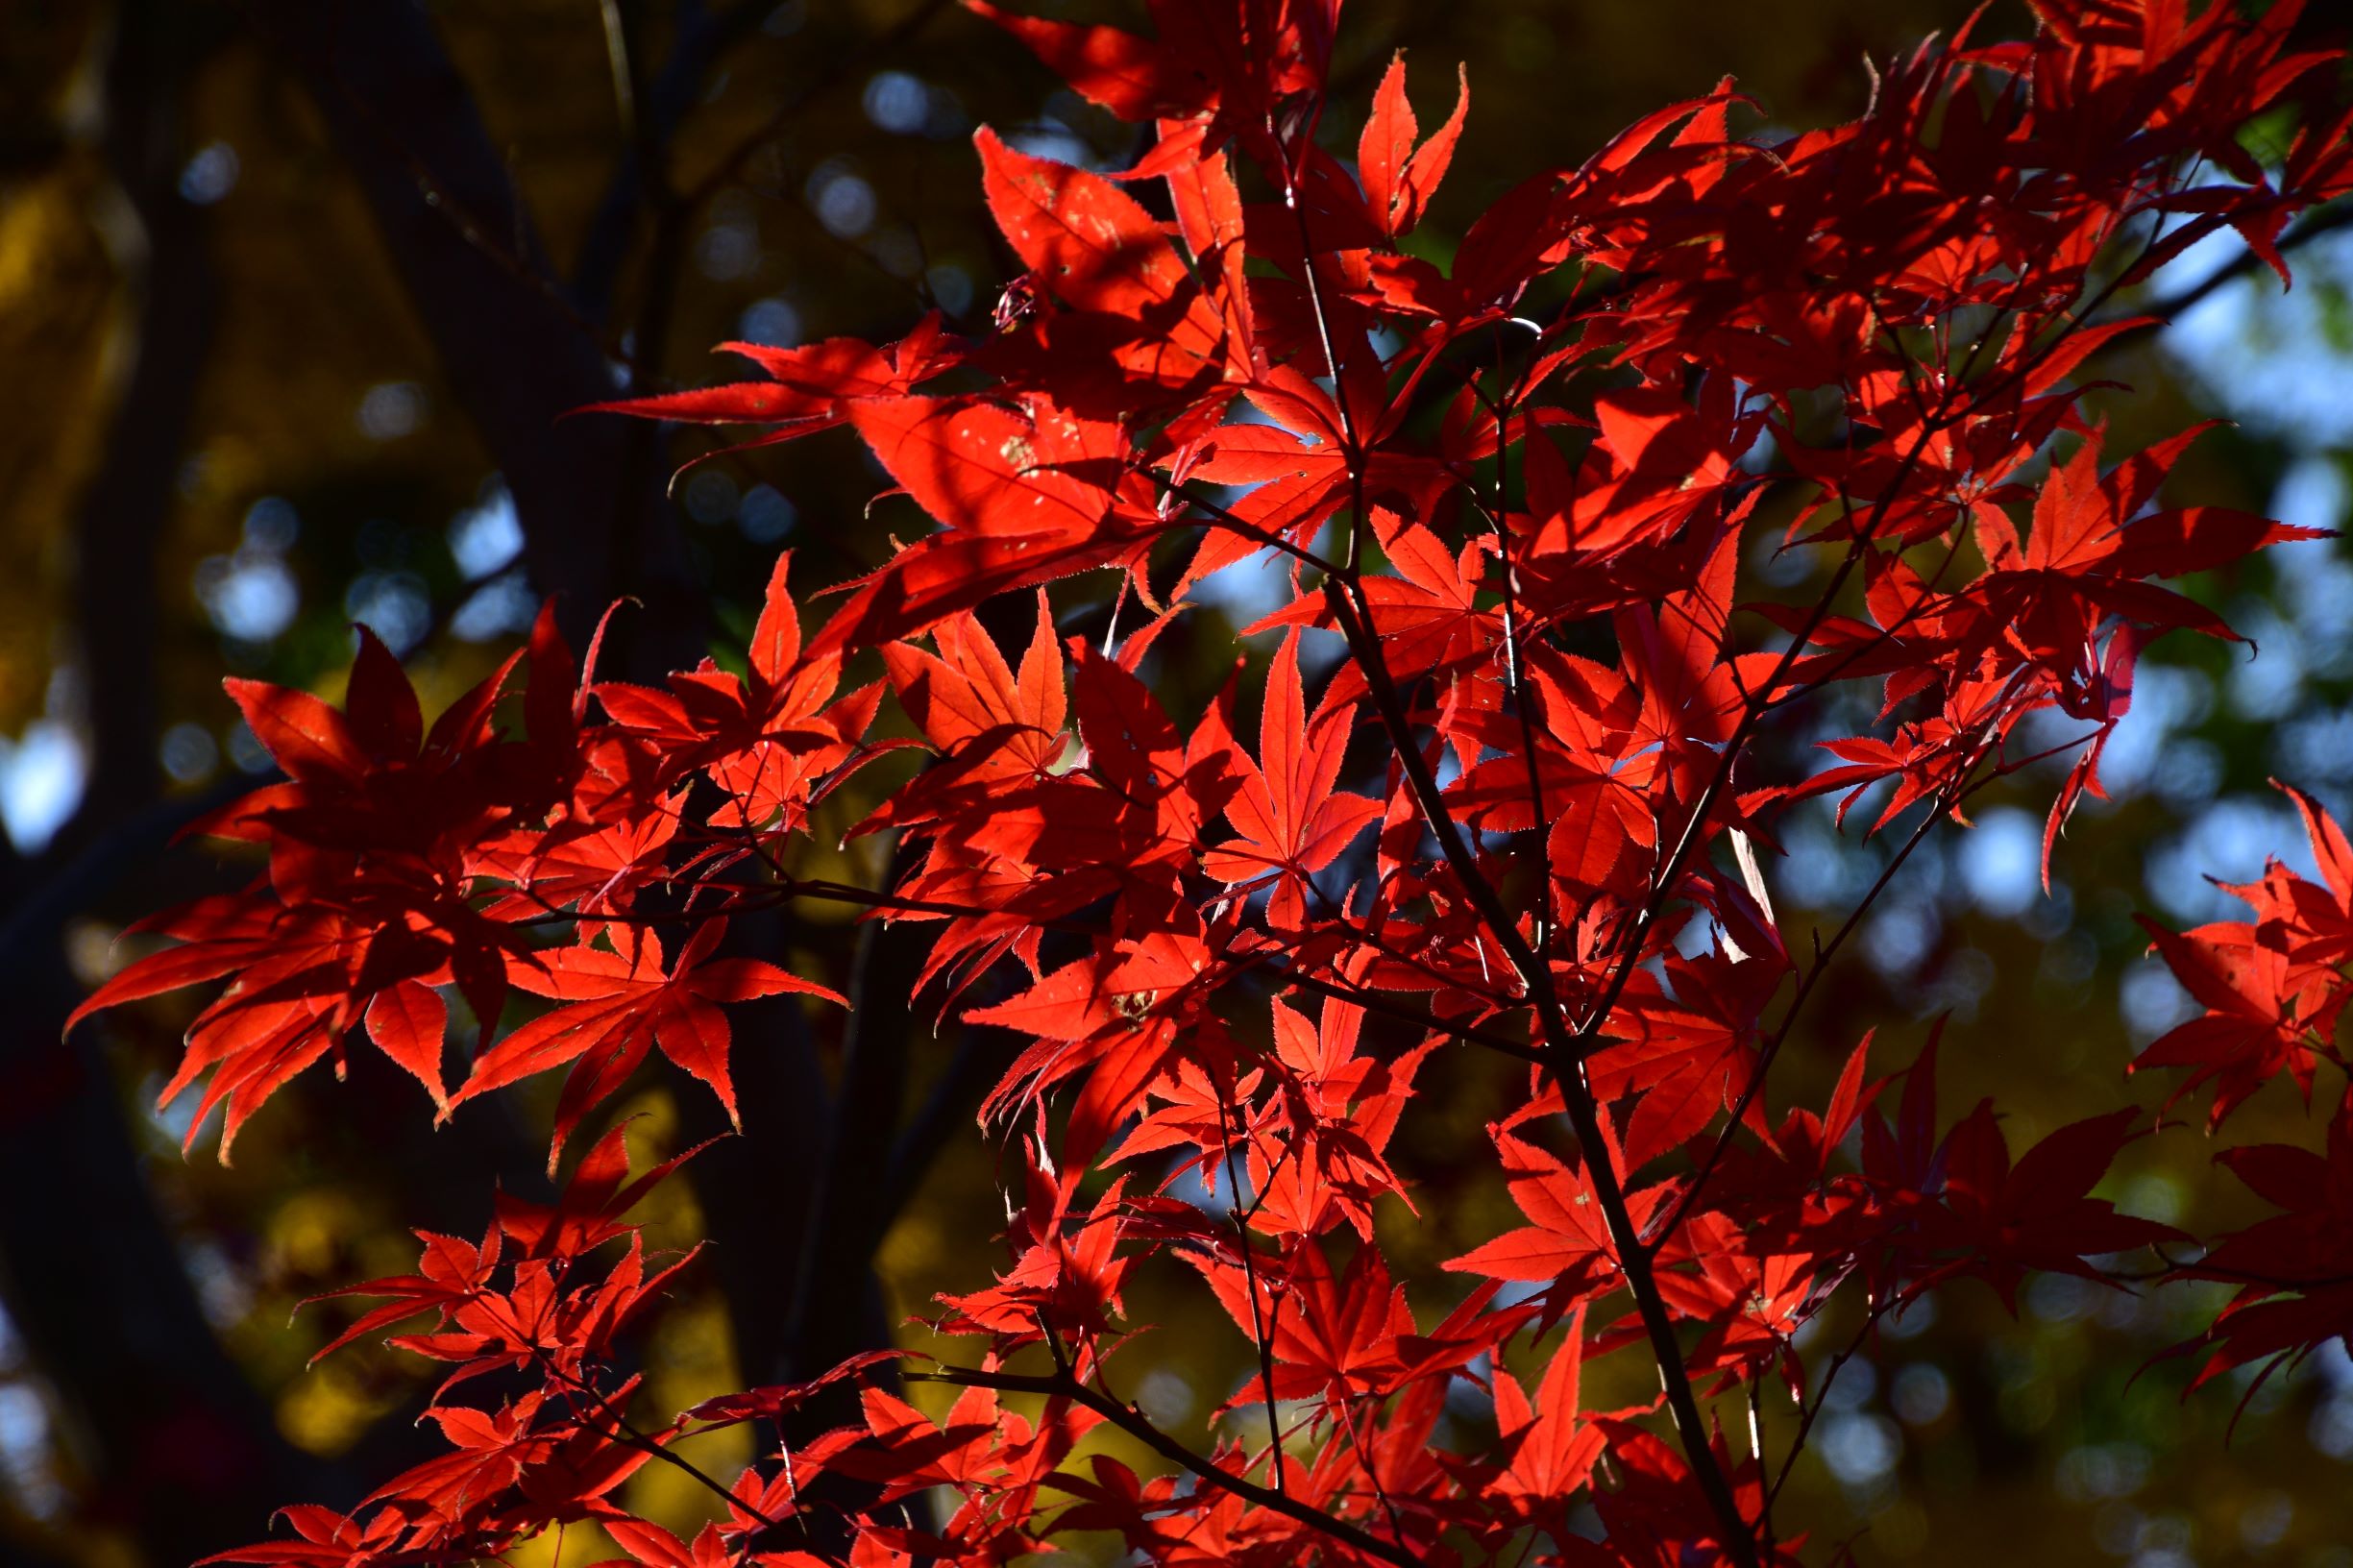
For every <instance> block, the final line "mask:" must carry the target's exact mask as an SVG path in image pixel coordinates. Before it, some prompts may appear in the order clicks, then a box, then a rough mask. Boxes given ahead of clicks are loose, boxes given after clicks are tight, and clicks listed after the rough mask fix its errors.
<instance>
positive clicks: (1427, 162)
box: [1357, 54, 1471, 235]
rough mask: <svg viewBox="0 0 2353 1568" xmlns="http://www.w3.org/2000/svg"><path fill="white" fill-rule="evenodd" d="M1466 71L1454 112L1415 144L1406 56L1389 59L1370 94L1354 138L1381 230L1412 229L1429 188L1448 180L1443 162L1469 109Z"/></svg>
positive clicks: (1367, 194) (1449, 159)
mask: <svg viewBox="0 0 2353 1568" xmlns="http://www.w3.org/2000/svg"><path fill="white" fill-rule="evenodd" d="M1470 107H1471V86H1470V75H1469V72H1468V70H1467V69H1465V70H1464V71H1463V72H1462V73H1461V76H1460V85H1459V86H1458V87H1457V89H1456V93H1455V111H1454V112H1453V113H1452V114H1450V115H1448V116H1447V119H1446V123H1445V124H1444V125H1442V126H1440V127H1438V129H1437V130H1435V131H1434V132H1432V133H1431V134H1430V139H1429V140H1428V141H1426V142H1424V143H1422V145H1421V146H1420V147H1419V148H1416V147H1415V146H1414V145H1413V141H1414V138H1415V136H1417V135H1419V134H1420V127H1419V126H1418V125H1416V124H1415V122H1414V119H1413V106H1412V105H1411V104H1409V103H1408V102H1407V101H1406V58H1405V56H1404V55H1403V54H1399V55H1398V56H1397V57H1396V58H1395V59H1393V60H1391V61H1389V68H1388V71H1387V72H1386V74H1385V75H1384V76H1383V77H1382V78H1381V86H1379V87H1378V88H1376V89H1375V91H1374V93H1373V111H1372V115H1371V117H1370V118H1368V119H1367V120H1366V121H1365V122H1364V134H1363V135H1361V136H1360V137H1359V138H1358V141H1357V172H1358V175H1359V177H1360V179H1362V180H1363V182H1364V195H1365V198H1366V200H1367V201H1369V202H1370V203H1371V204H1372V209H1373V218H1374V221H1376V222H1377V223H1379V224H1380V225H1381V228H1382V230H1383V232H1385V233H1388V234H1391V235H1397V234H1405V233H1412V231H1413V228H1414V226H1415V225H1416V224H1418V223H1420V222H1421V220H1422V213H1423V212H1424V211H1425V210H1426V209H1427V208H1429V206H1430V197H1431V194H1432V192H1434V191H1435V190H1436V189H1437V187H1438V183H1439V182H1440V181H1442V180H1444V179H1445V178H1446V166H1447V164H1448V163H1450V162H1452V161H1453V159H1454V156H1455V143H1456V142H1458V141H1459V140H1460V139H1461V137H1462V119H1463V116H1464V115H1465V114H1466V113H1468V112H1469V111H1470Z"/></svg>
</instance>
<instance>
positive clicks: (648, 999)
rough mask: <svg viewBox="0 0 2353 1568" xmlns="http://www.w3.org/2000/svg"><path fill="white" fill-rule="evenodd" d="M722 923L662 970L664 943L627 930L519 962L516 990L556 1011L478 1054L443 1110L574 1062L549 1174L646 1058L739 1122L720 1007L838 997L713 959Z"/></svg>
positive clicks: (743, 962)
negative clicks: (657, 1057) (661, 1062)
mask: <svg viewBox="0 0 2353 1568" xmlns="http://www.w3.org/2000/svg"><path fill="white" fill-rule="evenodd" d="M726 930H727V922H726V920H725V919H723V918H719V919H709V920H705V921H703V922H702V923H701V924H699V925H698V926H696V927H695V930H694V933H693V934H692V935H691V936H689V937H688V938H687V940H686V942H685V943H684V945H682V946H681V947H680V948H679V949H678V956H677V961H676V962H675V964H674V965H671V966H670V967H669V968H664V959H663V956H662V943H661V939H660V938H659V937H658V936H656V935H655V934H654V933H653V932H652V931H650V930H639V931H634V932H625V933H624V934H623V935H622V936H621V937H620V939H619V941H620V945H619V946H618V947H616V948H603V947H596V946H591V945H587V944H581V945H576V946H572V947H564V948H558V949H555V950H553V951H551V952H548V953H544V954H540V955H536V956H535V958H534V961H533V962H531V963H529V964H517V965H516V966H515V968H514V971H513V973H514V981H515V984H516V985H517V986H519V987H521V988H522V989H523V990H525V991H528V992H533V993H534V994H537V995H541V996H547V997H551V998H553V999H554V1000H556V1001H558V1002H560V1003H562V1004H563V1005H561V1006H559V1007H555V1008H552V1009H551V1010H550V1011H548V1012H547V1013H544V1014H542V1015H541V1016H540V1017H536V1018H534V1019H532V1020H531V1021H530V1022H528V1023H527V1024H525V1025H523V1026H522V1027H521V1028H519V1029H516V1030H515V1031H514V1032H512V1033H511V1034H509V1035H507V1036H506V1037H505V1038H504V1039H503V1040H501V1041H499V1042H498V1043H497V1044H496V1045H493V1046H492V1047H490V1048H489V1049H488V1050H486V1051H484V1052H483V1053H482V1054H481V1055H480V1056H479V1057H478V1058H477V1059H476V1061H475V1064H474V1071H473V1073H472V1075H471V1076H469V1077H468V1078H467V1080H466V1082H465V1085H464V1087H463V1088H461V1089H460V1090H458V1091H457V1093H456V1095H455V1096H454V1097H453V1099H452V1101H451V1104H452V1105H453V1106H454V1105H460V1104H463V1103H464V1102H465V1101H467V1100H471V1099H475V1098H477V1097H478V1096H480V1095H483V1094H487V1093H489V1092H490V1091H491V1090H495V1089H502V1088H504V1087H505V1086H506V1085H508V1084H511V1083H515V1082H517V1081H518V1080H520V1079H524V1078H527V1077H530V1076H531V1075H532V1074H534V1073H540V1072H545V1071H547V1070H548V1069H549V1068H551V1067H560V1066H564V1065H565V1064H566V1063H576V1066H574V1067H573V1070H572V1072H571V1074H570V1075H569V1076H568V1077H567V1078H566V1079H565V1081H564V1089H563V1093H562V1094H561V1096H560V1097H559V1098H558V1099H557V1101H556V1111H555V1136H554V1140H553V1144H552V1146H551V1149H550V1152H549V1155H548V1167H549V1169H550V1171H551V1172H552V1171H553V1170H554V1168H555V1164H556V1162H557V1160H558V1159H559V1158H560V1157H561V1155H562V1151H563V1146H564V1140H565V1138H566V1137H567V1135H569V1134H570V1133H571V1131H572V1129H573V1128H574V1127H576V1126H577V1125H578V1124H579V1120H580V1118H581V1116H583V1115H586V1114H587V1113H588V1111H589V1110H590V1109H591V1108H592V1107H594V1106H595V1105H597V1104H598V1103H600V1102H601V1101H602V1100H603V1099H605V1098H606V1097H607V1096H609V1095H610V1094H612V1093H613V1092H614V1091H615V1090H618V1089H620V1087H621V1085H622V1083H623V1081H624V1080H625V1079H626V1078H627V1077H628V1075H629V1074H630V1073H631V1072H633V1071H635V1070H636V1069H637V1066H638V1065H639V1064H640V1063H642V1062H643V1061H645V1059H646V1056H647V1054H648V1053H649V1052H650V1050H652V1049H653V1048H654V1047H656V1046H659V1047H660V1048H661V1052H662V1054H663V1055H664V1056H666V1057H668V1058H669V1059H670V1060H671V1061H672V1062H673V1063H674V1064H675V1065H676V1066H680V1067H682V1068H684V1069H685V1070H686V1071H687V1072H689V1073H691V1074H693V1075H694V1076H695V1077H697V1078H699V1079H700V1080H701V1081H702V1082H703V1083H705V1084H707V1085H709V1086H710V1088H711V1090H712V1092H713V1093H715V1094H717V1095H718V1096H719V1103H720V1104H721V1105H722V1106H723V1107H725V1109H726V1112H727V1115H728V1119H730V1120H731V1121H737V1124H738V1125H739V1126H740V1125H741V1122H740V1120H739V1119H738V1117H737V1114H736V1106H735V1088H734V1083H733V1081H732V1079H731V1078H730V1077H729V1075H728V1071H727V1049H728V1044H729V1041H730V1038H731V1037H730V1032H729V1030H728V1027H727V1016H726V1014H725V1013H724V1012H723V1011H722V1010H721V1008H720V1006H719V1004H720V1003H723V1002H748V1001H750V1000H752V999H753V998H755V997H759V996H777V995H786V994H797V995H806V996H816V997H820V998H821V999H823V1000H825V1001H829V1002H832V1003H834V1004H835V1005H836V1006H839V1007H847V1006H848V1005H849V1001H848V998H846V997H845V996H843V995H842V994H841V993H840V992H836V991H833V990H830V989H829V988H827V987H824V986H821V985H819V984H817V983H816V982H815V981H810V980H803V979H800V978H799V977H797V976H796V975H792V974H788V973H786V972H785V971H784V970H782V969H780V968H776V966H774V965H773V964H770V963H768V962H766V961H765V960H762V959H756V958H712V957H711V956H710V955H711V953H712V951H713V950H714V949H715V948H717V947H718V945H719V943H720V942H721V940H722V939H723V938H724V937H725V935H726Z"/></svg>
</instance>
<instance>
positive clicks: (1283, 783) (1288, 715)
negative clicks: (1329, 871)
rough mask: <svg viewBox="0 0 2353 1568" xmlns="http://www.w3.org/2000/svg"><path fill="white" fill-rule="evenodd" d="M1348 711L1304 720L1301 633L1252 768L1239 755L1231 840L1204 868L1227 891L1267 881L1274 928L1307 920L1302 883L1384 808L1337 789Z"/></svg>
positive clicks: (1270, 700)
mask: <svg viewBox="0 0 2353 1568" xmlns="http://www.w3.org/2000/svg"><path fill="white" fill-rule="evenodd" d="M1353 713H1354V706H1353V704H1343V705H1333V704H1329V703H1327V704H1325V705H1323V706H1321V707H1319V708H1317V709H1316V712H1315V716H1314V718H1313V720H1312V721H1311V720H1310V719H1309V717H1308V713H1307V707H1306V702H1305V698H1304V696H1303V694H1302V692H1301V690H1300V680H1299V634H1298V633H1297V632H1295V631H1294V632H1292V633H1291V634H1290V635H1289V636H1287V637H1286V638H1284V639H1283V647H1282V648H1281V649H1279V650H1278V651H1277V652H1276V654H1275V658H1274V664H1273V667H1272V668H1271V669H1270V671H1269V672H1268V674H1267V678H1266V703H1265V707H1264V708H1263V709H1262V712H1261V715H1260V720H1259V760H1258V761H1257V762H1252V761H1251V760H1250V758H1249V757H1248V756H1246V755H1243V756H1238V758H1237V762H1238V766H1239V768H1240V772H1241V789H1240V791H1239V792H1238V794H1236V796H1234V798H1233V799H1232V800H1231V801H1229V802H1228V803H1227V805H1226V815H1227V817H1228V818H1229V819H1230V820H1231V821H1233V823H1234V825H1235V826H1236V827H1237V828H1238V829H1239V830H1240V832H1241V837H1240V838H1238V839H1234V840H1229V841H1227V843H1225V844H1223V845H1219V846H1218V847H1217V848H1214V849H1213V850H1211V851H1210V852H1209V853H1208V854H1207V855H1206V856H1204V857H1203V858H1202V862H1201V866H1202V870H1206V871H1207V872H1209V874H1210V875H1212V876H1213V877H1216V878H1217V879H1218V880H1219V881H1221V882H1225V883H1229V884H1242V883H1251V884H1258V883H1261V882H1262V879H1264V878H1266V877H1268V876H1269V875H1271V876H1272V878H1273V881H1272V892H1271V893H1270V894H1269V896H1268V899H1267V905H1266V919H1267V920H1268V922H1269V923H1270V924H1272V925H1273V926H1275V927H1276V928H1277V929H1292V930H1295V929H1297V928H1299V927H1300V926H1302V925H1304V924H1305V923H1306V921H1307V904H1306V891H1307V889H1308V887H1309V886H1310V882H1309V879H1310V878H1311V877H1312V876H1313V875H1314V873H1316V872H1317V871H1320V870H1323V869H1324V868H1325V867H1326V866H1329V865H1330V864H1332V862H1333V860H1334V859H1336V857H1337V856H1338V855H1339V853H1340V851H1341V850H1343V849H1345V848H1346V847H1348V845H1349V843H1350V841H1352V840H1354V839H1355V838H1356V836H1357V835H1358V834H1360V833H1361V832H1363V831H1364V829H1366V828H1367V827H1370V826H1371V825H1372V824H1373V822H1374V821H1377V820H1378V819H1379V817H1380V815H1381V802H1380V801H1378V800H1371V799H1367V798H1366V797H1365V796H1360V795H1351V794H1349V793H1347V792H1346V791H1343V790H1338V789H1336V788H1335V787H1334V786H1335V784H1336V781H1337V779H1338V777H1339V772H1340V764H1341V761H1342V758H1343V755H1344V753H1345V752H1346V750H1347V747H1348V721H1349V720H1350V718H1351V717H1352V716H1353Z"/></svg>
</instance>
